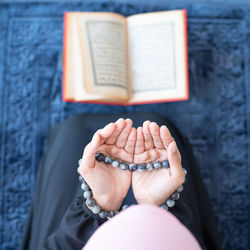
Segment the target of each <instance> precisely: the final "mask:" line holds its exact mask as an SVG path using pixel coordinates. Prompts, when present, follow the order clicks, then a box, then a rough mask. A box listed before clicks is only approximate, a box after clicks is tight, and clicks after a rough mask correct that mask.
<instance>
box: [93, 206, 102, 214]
mask: <svg viewBox="0 0 250 250" xmlns="http://www.w3.org/2000/svg"><path fill="white" fill-rule="evenodd" d="M92 212H93V214H99V213H100V212H101V209H100V207H99V206H98V205H95V206H94V207H93V208H92Z"/></svg>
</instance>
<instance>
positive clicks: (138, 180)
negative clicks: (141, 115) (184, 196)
mask: <svg viewBox="0 0 250 250" xmlns="http://www.w3.org/2000/svg"><path fill="white" fill-rule="evenodd" d="M166 159H167V160H168V161H169V164H170V168H168V169H166V168H161V169H154V170H152V171H149V172H148V171H144V172H138V171H135V172H133V174H132V187H133V192H134V196H135V198H136V200H137V202H138V203H148V204H155V205H160V204H163V203H164V202H165V201H166V200H167V199H168V198H169V196H170V195H171V194H172V193H173V192H174V191H175V190H176V189H177V188H178V187H179V186H180V185H181V184H182V183H183V182H184V179H185V175H184V173H183V170H182V165H181V155H180V152H179V150H178V148H177V145H176V142H175V141H174V139H173V137H172V136H171V134H170V132H169V130H168V128H167V127H166V126H161V127H160V128H159V126H158V125H157V124H156V123H155V122H150V121H145V122H144V123H143V127H139V128H138V129H137V140H136V146H135V153H134V162H135V163H137V164H138V163H147V162H154V161H163V160H166Z"/></svg>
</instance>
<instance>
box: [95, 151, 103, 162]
mask: <svg viewBox="0 0 250 250" xmlns="http://www.w3.org/2000/svg"><path fill="white" fill-rule="evenodd" d="M104 158H105V156H104V154H103V153H97V154H96V155H95V159H96V160H97V161H104Z"/></svg>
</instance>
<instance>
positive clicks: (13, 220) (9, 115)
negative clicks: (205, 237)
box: [0, 0, 250, 250]
mask: <svg viewBox="0 0 250 250" xmlns="http://www.w3.org/2000/svg"><path fill="white" fill-rule="evenodd" d="M175 8H186V9H187V13H188V46H189V78H190V100H189V101H186V102H176V103H162V104H153V105H139V106H131V107H119V106H105V105H90V104H74V103H64V102H62V101H61V84H62V63H61V62H62V37H63V12H64V11H84V10H85V11H115V12H118V13H122V14H124V15H131V14H135V13H142V12H149V11H158V10H166V9H175ZM249 25H250V5H249V1H247V0H239V1H238V0H237V1H236V0H227V1H225V0H218V1H210V0H202V1H195V0H178V1H174V0H169V1H168V0H119V1H118V0H117V1H106V2H105V1H104V0H103V1H98V0H84V1H82V0H81V1H78V2H77V1H69V0H68V1H67V0H62V1H56V0H54V1H48V0H44V1H43V0H38V1H36V3H33V1H32V0H27V2H26V1H25V0H22V1H19V0H9V1H8V0H2V1H0V102H1V104H0V114H1V116H0V150H1V153H0V176H1V178H0V190H1V196H0V245H1V247H2V249H4V250H9V249H18V248H19V246H20V243H21V240H22V234H23V228H24V223H25V221H26V218H27V214H28V210H29V207H30V202H31V198H32V194H33V190H34V186H35V175H36V170H37V167H38V165H39V162H40V160H41V157H42V154H43V152H44V150H45V145H46V140H47V137H48V133H49V129H50V128H51V127H52V126H53V125H54V124H56V123H57V122H60V121H63V120H65V119H66V118H67V117H68V116H69V115H71V114H76V113H96V114H99V113H122V112H137V111H152V112H155V113H158V114H161V115H162V116H164V117H165V118H169V119H171V120H172V121H173V122H174V124H175V125H176V126H177V127H178V128H179V130H180V131H181V132H182V134H183V135H184V136H185V137H186V138H188V141H189V142H190V143H191V145H192V149H193V152H194V154H195V158H196V160H197V162H198V166H199V169H200V172H201V175H202V179H203V181H204V183H205V185H206V188H207V190H208V193H209V199H210V201H211V205H212V207H213V210H214V211H215V214H216V217H217V220H218V229H219V233H220V235H221V240H222V248H223V249H227V250H228V249H229V250H234V249H248V248H249V244H250V242H249V239H250V213H249V211H250V209H249V205H250V199H249V188H250V186H249V180H250V165H249V164H250V162H249V157H248V156H249V155H250V144H249V142H250V136H249V131H250V123H249V119H250V97H249V93H250V84H249V79H250V77H249V62H250V53H249V51H250V48H249V44H250V40H249V39H250V35H249V33H250V29H249Z"/></svg>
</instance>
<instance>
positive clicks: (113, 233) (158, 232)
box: [83, 205, 201, 250]
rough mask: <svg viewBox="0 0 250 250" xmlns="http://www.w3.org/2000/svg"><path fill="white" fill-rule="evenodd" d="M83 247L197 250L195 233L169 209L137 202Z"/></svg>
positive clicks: (95, 248) (116, 249)
mask: <svg viewBox="0 0 250 250" xmlns="http://www.w3.org/2000/svg"><path fill="white" fill-rule="evenodd" d="M83 249H84V250H101V249H102V250H155V249H157V250H163V249H171V250H179V249H185V250H186V249H187V250H196V249H201V247H200V245H199V243H198V242H197V240H196V239H195V238H194V236H193V235H192V233H191V232H190V231H189V230H188V229H187V228H186V227H185V226H184V225H183V224H181V222H180V221H179V220H178V219H177V218H176V217H175V216H174V215H172V214H171V213H170V212H168V211H165V210H163V209H162V208H160V207H157V206H153V205H134V206H131V207H129V208H127V209H125V210H124V211H122V212H120V213H119V214H117V215H116V216H115V217H114V218H112V219H111V220H109V221H107V222H105V223H104V224H102V225H101V226H100V227H99V228H98V229H97V230H96V231H95V233H94V234H93V235H92V236H91V237H90V239H89V240H88V242H87V244H86V245H85V247H84V248H83Z"/></svg>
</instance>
